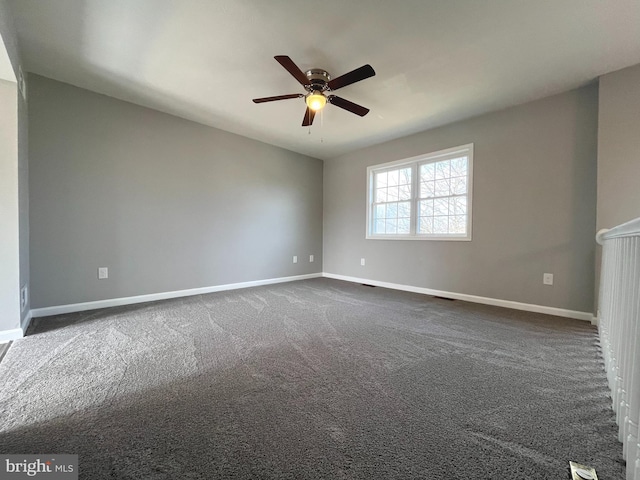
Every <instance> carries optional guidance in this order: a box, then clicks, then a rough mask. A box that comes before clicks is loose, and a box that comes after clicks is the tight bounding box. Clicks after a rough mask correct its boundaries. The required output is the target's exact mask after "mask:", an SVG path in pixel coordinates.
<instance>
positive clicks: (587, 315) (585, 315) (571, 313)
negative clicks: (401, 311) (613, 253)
mask: <svg viewBox="0 0 640 480" xmlns="http://www.w3.org/2000/svg"><path fill="white" fill-rule="evenodd" d="M322 276H323V277H326V278H334V279H336V280H344V281H347V282H354V283H366V284H367V285H375V286H376V287H384V288H391V289H393V290H404V291H406V292H414V293H423V294H425V295H433V296H438V297H446V298H455V299H456V300H464V301H466V302H473V303H482V304H484V305H494V306H496V307H505V308H513V309H515V310H524V311H527V312H536V313H545V314H547V315H556V316H558V317H567V318H576V319H578V320H586V321H588V322H591V323H593V322H594V316H593V313H591V312H578V311H575V310H566V309H564V308H556V307H547V306H544V305H534V304H531V303H521V302H513V301H511V300H500V299H498V298H489V297H480V296H478V295H467V294H466V293H455V292H445V291H443V290H433V289H431V288H424V287H414V286H413V285H403V284H400V283H390V282H381V281H378V280H369V279H367V278H358V277H349V276H346V275H337V274H334V273H327V272H324V273H323V274H322Z"/></svg>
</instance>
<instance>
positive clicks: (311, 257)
mask: <svg viewBox="0 0 640 480" xmlns="http://www.w3.org/2000/svg"><path fill="white" fill-rule="evenodd" d="M309 263H313V255H309Z"/></svg>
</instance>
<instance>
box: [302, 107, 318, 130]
mask: <svg viewBox="0 0 640 480" xmlns="http://www.w3.org/2000/svg"><path fill="white" fill-rule="evenodd" d="M315 116H316V111H315V110H311V109H310V108H309V107H307V111H306V112H304V118H303V119H302V126H303V127H308V126H309V125H311V124H312V123H313V119H314V118H315Z"/></svg>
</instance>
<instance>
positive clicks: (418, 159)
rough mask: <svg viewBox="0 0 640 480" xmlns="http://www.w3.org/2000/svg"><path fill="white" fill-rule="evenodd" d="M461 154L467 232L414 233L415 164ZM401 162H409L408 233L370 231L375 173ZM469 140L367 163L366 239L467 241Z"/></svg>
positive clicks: (470, 167) (470, 191)
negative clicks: (464, 159)
mask: <svg viewBox="0 0 640 480" xmlns="http://www.w3.org/2000/svg"><path fill="white" fill-rule="evenodd" d="M461 154H464V155H465V156H466V157H467V158H468V168H467V229H466V230H467V232H466V233H465V234H453V233H452V234H446V235H443V234H431V233H417V225H418V201H419V200H420V198H419V181H418V177H419V168H420V166H421V165H424V164H426V163H435V162H438V161H442V160H447V159H450V158H457V157H459V156H460V155H461ZM404 166H411V168H412V170H411V182H412V186H411V200H410V201H411V228H410V233H408V234H398V233H395V234H394V233H390V234H374V233H373V223H372V222H373V215H372V207H373V200H374V188H375V185H374V182H375V174H376V173H378V172H381V171H384V170H394V169H398V168H401V167H404ZM472 200H473V143H469V144H466V145H461V146H459V147H453V148H447V149H445V150H439V151H437V152H432V153H427V154H424V155H417V156H415V157H411V158H404V159H401V160H395V161H393V162H387V163H382V164H378V165H371V166H369V167H367V224H366V236H365V238H366V239H371V240H446V241H467V242H468V241H471V238H472V236H471V226H472V224H473V221H472V219H473V215H472V203H473V201H472Z"/></svg>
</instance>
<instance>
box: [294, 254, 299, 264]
mask: <svg viewBox="0 0 640 480" xmlns="http://www.w3.org/2000/svg"><path fill="white" fill-rule="evenodd" d="M293 263H298V256H297V255H294V256H293Z"/></svg>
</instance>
